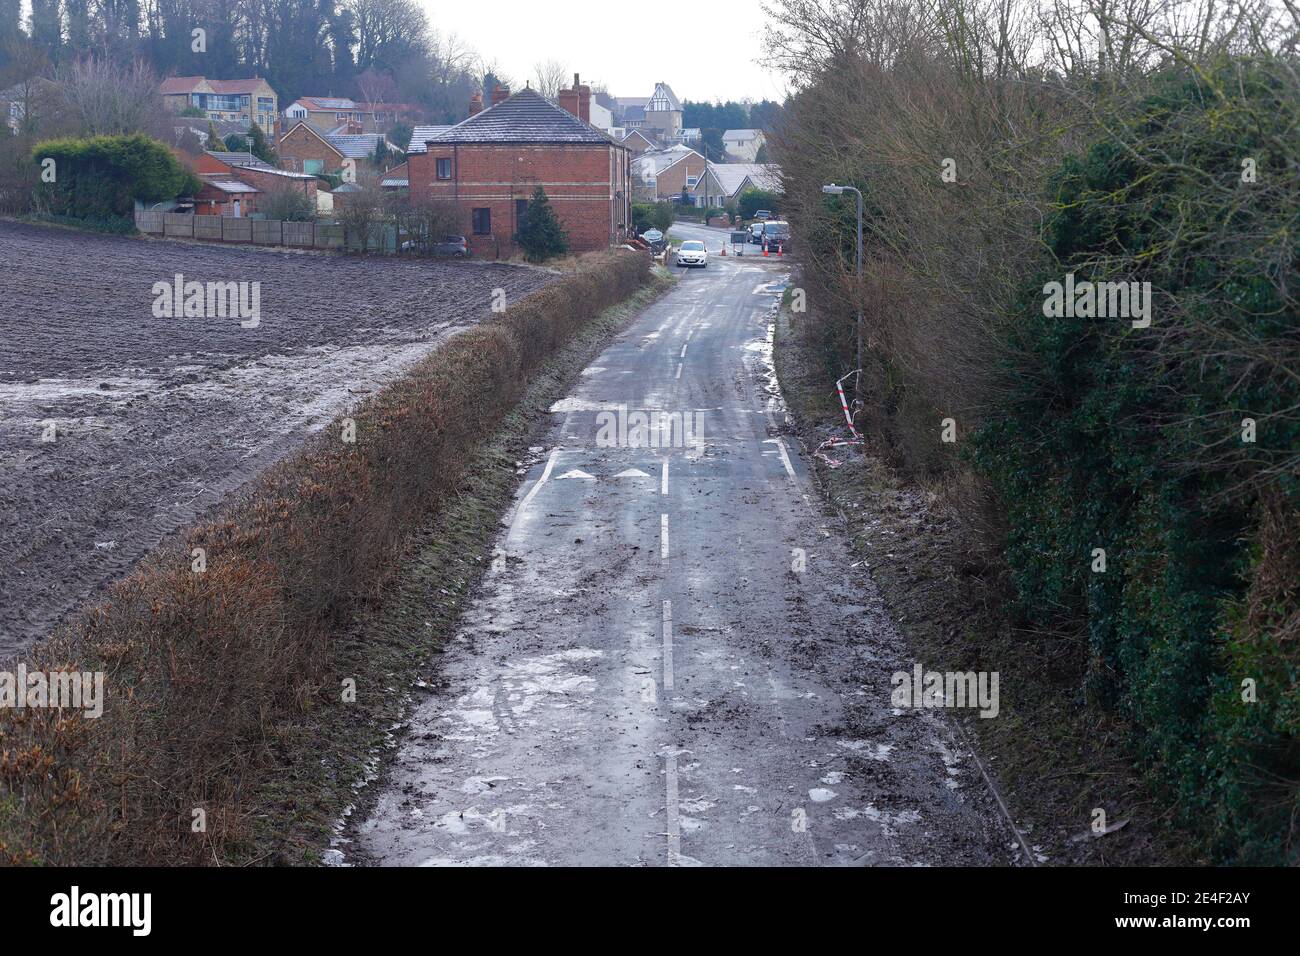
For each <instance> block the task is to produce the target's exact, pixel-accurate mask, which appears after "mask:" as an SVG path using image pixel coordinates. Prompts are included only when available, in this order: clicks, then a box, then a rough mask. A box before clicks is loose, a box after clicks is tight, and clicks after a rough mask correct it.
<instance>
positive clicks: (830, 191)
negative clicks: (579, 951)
mask: <svg viewBox="0 0 1300 956" xmlns="http://www.w3.org/2000/svg"><path fill="white" fill-rule="evenodd" d="M822 192H824V193H826V195H828V196H839V195H841V194H842V193H844V192H851V193H853V195H854V196H856V197H857V201H858V247H857V255H856V257H855V258H854V267H853V274H854V275H855V276H856V277H857V280H858V285H859V286H861V284H862V191H861V190H859V189H858V188H856V187H855V186H837V185H835V183H828V184H827V185H825V186H823V187H822ZM860 292H861V289H859V293H860ZM858 301H859V305H858V329H857V332H858V356H857V365H858V368H859V369H860V368H862V306H861V299H860V298H859V300H858ZM854 385H855V391H858V392H861V390H862V376H861V375H858V380H857V382H855V383H854Z"/></svg>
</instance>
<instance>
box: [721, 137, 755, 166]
mask: <svg viewBox="0 0 1300 956" xmlns="http://www.w3.org/2000/svg"><path fill="white" fill-rule="evenodd" d="M764 142H765V139H764V137H763V131H762V130H761V129H729V130H727V131H726V132H725V133H723V134H722V146H723V148H724V149H725V150H726V151H727V155H728V156H734V157H735V158H736V159H738V160H741V161H742V162H746V163H753V162H757V161H758V151H759V150H760V149H762V148H763V144H764Z"/></svg>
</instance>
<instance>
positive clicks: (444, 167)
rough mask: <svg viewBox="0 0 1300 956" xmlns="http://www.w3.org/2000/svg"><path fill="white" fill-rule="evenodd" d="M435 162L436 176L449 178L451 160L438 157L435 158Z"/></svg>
mask: <svg viewBox="0 0 1300 956" xmlns="http://www.w3.org/2000/svg"><path fill="white" fill-rule="evenodd" d="M436 163H437V165H438V178H439V179H451V160H450V159H439V160H436Z"/></svg>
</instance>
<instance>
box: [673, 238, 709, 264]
mask: <svg viewBox="0 0 1300 956" xmlns="http://www.w3.org/2000/svg"><path fill="white" fill-rule="evenodd" d="M708 265H709V253H708V250H706V249H705V248H704V243H702V242H701V241H700V240H698V239H687V240H686V241H685V242H683V243H682V244H681V245H680V246H678V247H677V268H679V269H681V268H685V267H688V266H689V267H692V268H693V267H695V266H699V267H700V268H701V269H706V268H708Z"/></svg>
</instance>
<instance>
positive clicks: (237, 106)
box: [159, 76, 280, 138]
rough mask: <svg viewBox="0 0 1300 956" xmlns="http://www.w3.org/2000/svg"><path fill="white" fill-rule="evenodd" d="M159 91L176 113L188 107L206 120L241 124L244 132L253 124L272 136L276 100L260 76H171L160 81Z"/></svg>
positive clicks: (278, 113) (276, 110)
mask: <svg viewBox="0 0 1300 956" xmlns="http://www.w3.org/2000/svg"><path fill="white" fill-rule="evenodd" d="M159 92H160V93H161V94H162V98H163V103H164V104H165V105H166V107H167V108H168V109H170V110H173V111H175V112H177V113H179V112H180V111H181V110H183V109H185V108H186V107H191V106H192V107H195V108H196V109H200V110H202V111H203V113H204V114H205V115H206V116H207V118H208V119H210V120H215V121H227V122H231V123H239V124H242V126H243V128H244V131H245V132H247V130H248V127H249V126H251V125H252V124H253V123H256V124H257V125H258V126H260V127H261V129H262V132H263V133H265V134H266V135H267V136H269V137H271V138H274V137H275V124H276V120H277V119H278V118H279V115H280V112H279V106H278V105H277V104H278V102H279V101H278V100H277V99H276V95H275V90H273V89H271V86H270V84H269V83H267V82H266V80H264V79H262V78H261V77H256V76H255V77H252V78H251V79H247V80H209V79H207V78H206V77H202V76H172V77H168V78H167V79H165V80H163V82H162V85H161V86H160V87H159Z"/></svg>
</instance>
